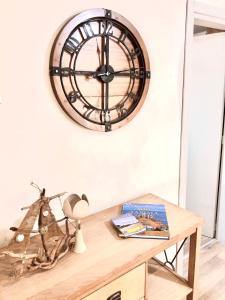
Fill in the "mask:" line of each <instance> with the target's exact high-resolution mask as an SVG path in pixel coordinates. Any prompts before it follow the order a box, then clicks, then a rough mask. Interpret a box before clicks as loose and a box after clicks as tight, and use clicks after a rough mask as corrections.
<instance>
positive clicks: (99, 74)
mask: <svg viewBox="0 0 225 300" xmlns="http://www.w3.org/2000/svg"><path fill="white" fill-rule="evenodd" d="M138 69H139V68H131V69H125V70H120V71H115V72H110V71H107V72H104V73H96V74H95V76H104V75H106V76H109V75H111V74H113V75H114V74H119V73H123V72H127V71H130V72H133V71H135V70H138ZM130 72H129V73H125V74H124V75H130Z"/></svg>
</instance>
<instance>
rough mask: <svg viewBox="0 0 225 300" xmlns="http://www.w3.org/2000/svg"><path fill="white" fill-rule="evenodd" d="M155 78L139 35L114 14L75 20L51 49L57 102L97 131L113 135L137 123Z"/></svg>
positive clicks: (90, 12) (93, 12)
mask: <svg viewBox="0 0 225 300" xmlns="http://www.w3.org/2000/svg"><path fill="white" fill-rule="evenodd" d="M150 75H151V73H150V63H149V58H148V54H147V50H146V47H145V45H144V42H143V40H142V38H141V36H140V34H139V33H138V31H137V30H136V29H135V27H134V26H133V25H132V24H131V23H130V22H129V21H128V20H127V19H125V18H124V17H122V16H121V15H119V14H118V13H116V12H114V11H111V10H107V9H90V10H86V11H84V12H82V13H80V14H78V15H75V16H74V17H73V18H72V19H70V20H69V21H68V22H67V23H66V24H65V25H64V27H63V28H62V29H61V31H60V33H59V34H58V36H57V38H56V40H55V42H54V45H53V48H52V52H51V59H50V78H51V83H52V87H53V90H54V93H55V95H56V97H57V100H58V101H59V103H60V105H61V107H62V108H63V109H64V111H65V112H66V113H67V114H68V115H69V116H70V117H71V118H72V119H73V120H74V121H76V122H77V123H79V124H80V125H82V126H84V127H86V128H89V129H92V130H98V131H111V130H113V129H116V128H119V127H121V126H123V125H125V124H126V123H127V122H128V121H130V120H131V119H133V117H134V116H135V115H136V114H137V112H138V111H139V109H140V108H141V106H142V105H143V102H144V100H145V98H146V94H147V90H148V87H149V81H150Z"/></svg>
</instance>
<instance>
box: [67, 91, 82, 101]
mask: <svg viewBox="0 0 225 300" xmlns="http://www.w3.org/2000/svg"><path fill="white" fill-rule="evenodd" d="M67 97H68V100H69V102H70V103H71V104H72V103H75V102H76V101H77V99H80V94H79V93H78V92H77V91H72V92H70V93H69V95H68V96H67Z"/></svg>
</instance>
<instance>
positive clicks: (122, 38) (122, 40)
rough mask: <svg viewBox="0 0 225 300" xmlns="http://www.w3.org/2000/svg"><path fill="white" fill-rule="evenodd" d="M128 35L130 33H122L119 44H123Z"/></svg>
mask: <svg viewBox="0 0 225 300" xmlns="http://www.w3.org/2000/svg"><path fill="white" fill-rule="evenodd" d="M127 35H128V31H121V34H120V36H119V38H118V42H120V43H123V42H124V41H125V39H126V38H127Z"/></svg>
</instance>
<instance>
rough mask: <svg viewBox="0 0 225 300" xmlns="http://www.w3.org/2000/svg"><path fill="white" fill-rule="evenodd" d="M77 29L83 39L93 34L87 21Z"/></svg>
mask: <svg viewBox="0 0 225 300" xmlns="http://www.w3.org/2000/svg"><path fill="white" fill-rule="evenodd" d="M78 30H79V32H80V35H81V37H82V39H83V40H86V39H89V38H90V37H93V36H94V35H95V33H94V31H93V29H92V27H91V24H90V23H89V22H87V23H85V24H83V25H81V26H80V27H79V29H78Z"/></svg>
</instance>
